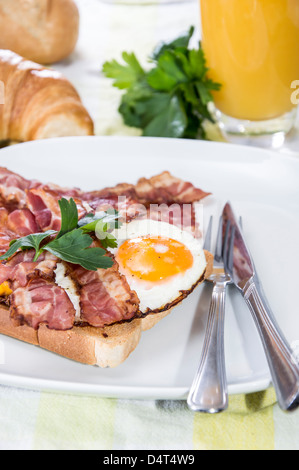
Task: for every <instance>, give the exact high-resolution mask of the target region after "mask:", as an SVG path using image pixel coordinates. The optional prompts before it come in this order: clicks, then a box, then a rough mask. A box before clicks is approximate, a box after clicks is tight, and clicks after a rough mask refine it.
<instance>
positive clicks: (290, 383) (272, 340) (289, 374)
mask: <svg viewBox="0 0 299 470" xmlns="http://www.w3.org/2000/svg"><path fill="white" fill-rule="evenodd" d="M243 295H244V298H245V301H246V303H247V305H248V307H249V310H250V311H251V313H252V316H253V318H254V321H255V324H256V326H257V329H258V332H259V334H260V337H261V340H262V343H263V347H264V350H265V354H266V357H267V361H268V364H269V368H270V372H271V376H272V383H273V386H274V388H275V391H276V395H277V401H278V403H279V405H280V407H281V408H282V409H283V410H292V409H295V408H297V407H298V406H299V367H298V364H297V362H296V359H295V357H294V353H293V351H292V350H291V348H290V346H289V345H288V343H287V341H286V339H285V338H284V336H283V334H282V332H281V331H280V329H279V326H278V325H277V323H276V320H275V318H274V315H273V314H272V312H271V309H270V307H269V305H268V302H267V299H266V297H265V295H264V293H263V290H262V287H261V286H260V284H259V281H258V279H254V278H253V279H251V280H250V281H249V282H248V285H247V286H246V288H245V289H244V291H243Z"/></svg>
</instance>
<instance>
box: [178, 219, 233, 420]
mask: <svg viewBox="0 0 299 470" xmlns="http://www.w3.org/2000/svg"><path fill="white" fill-rule="evenodd" d="M212 226H213V217H211V218H210V222H209V226H208V230H207V234H206V237H205V243H204V249H206V250H208V251H211V237H212ZM222 234H223V220H222V217H220V220H219V225H218V233H217V240H216V248H215V255H214V269H213V273H212V274H211V276H210V277H209V278H208V279H207V280H208V281H210V282H212V283H213V292H212V299H211V303H210V310H209V316H208V323H207V329H206V334H205V340H204V345H203V350H202V355H201V360H200V364H199V368H198V370H197V373H196V375H195V377H194V380H193V383H192V386H191V388H190V391H189V395H188V399H187V404H188V406H189V408H190V409H191V410H193V411H200V412H205V413H219V412H221V411H224V410H226V409H227V407H228V392H227V380H226V370H225V354H224V319H225V303H226V288H227V286H228V284H230V283H231V282H232V281H231V277H230V275H228V274H226V273H225V270H224V263H223V247H222V245H223V243H222ZM225 235H226V234H225Z"/></svg>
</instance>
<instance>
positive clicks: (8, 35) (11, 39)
mask: <svg viewBox="0 0 299 470" xmlns="http://www.w3.org/2000/svg"><path fill="white" fill-rule="evenodd" d="M79 22H80V18H79V10H78V7H77V6H76V4H75V2H74V1H73V0H0V31H1V34H0V49H9V50H12V51H14V52H16V53H17V54H20V55H21V56H23V57H26V59H30V60H33V61H34V62H38V63H39V64H52V63H54V62H58V61H60V60H62V59H64V58H66V57H68V56H69V55H70V54H71V53H72V52H73V50H74V48H75V46H76V43H77V40H78V36H79Z"/></svg>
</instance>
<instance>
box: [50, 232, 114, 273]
mask: <svg viewBox="0 0 299 470" xmlns="http://www.w3.org/2000/svg"><path fill="white" fill-rule="evenodd" d="M92 242H93V240H92V238H91V237H90V236H89V235H87V234H84V233H83V232H82V230H80V229H77V230H73V231H71V232H69V233H66V234H65V235H63V236H62V237H60V238H56V239H55V240H53V241H52V242H50V243H48V245H46V246H45V247H44V250H46V251H49V252H50V253H52V255H54V256H57V258H59V259H61V260H63V261H66V262H69V263H72V264H79V265H80V266H82V267H83V268H85V269H87V270H88V271H96V270H97V269H98V268H105V269H106V268H110V267H111V266H112V265H113V260H112V259H111V258H109V257H107V256H104V255H105V254H106V251H105V250H104V249H102V248H89V247H90V245H91V244H92Z"/></svg>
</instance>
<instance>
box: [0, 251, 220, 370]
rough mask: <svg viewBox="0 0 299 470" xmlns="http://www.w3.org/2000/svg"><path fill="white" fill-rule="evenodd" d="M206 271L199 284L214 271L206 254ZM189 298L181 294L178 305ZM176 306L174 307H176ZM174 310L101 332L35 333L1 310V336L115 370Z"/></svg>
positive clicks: (88, 329) (86, 328)
mask: <svg viewBox="0 0 299 470" xmlns="http://www.w3.org/2000/svg"><path fill="white" fill-rule="evenodd" d="M205 255H206V260H207V267H206V271H205V274H204V277H203V278H202V280H201V282H203V281H204V280H205V279H207V278H208V277H209V276H210V274H211V272H212V269H213V256H212V255H211V254H210V253H209V252H205ZM187 295H188V293H182V295H181V298H180V302H181V301H182V300H183V299H184V298H185V297H186V296H187ZM176 305H177V304H176ZM173 308H174V307H173V306H170V307H169V308H168V309H167V310H165V311H163V312H158V313H151V314H149V315H147V316H145V317H144V318H136V319H134V320H132V321H127V322H123V323H116V324H114V325H111V326H107V327H104V328H95V327H91V326H84V327H81V326H74V327H73V328H72V329H71V330H67V331H61V330H50V329H49V328H48V327H47V326H46V325H45V324H41V325H40V327H39V329H38V330H34V329H33V328H31V327H29V326H26V325H24V326H15V325H14V323H13V322H12V321H11V319H10V314H9V309H8V308H6V307H0V334H4V335H6V336H10V337H13V338H15V339H18V340H21V341H24V342H26V343H30V344H33V345H35V346H39V347H41V348H43V349H47V350H48V351H51V352H54V353H56V354H59V355H61V356H64V357H67V358H69V359H72V360H74V361H77V362H80V363H83V364H88V365H94V366H99V367H103V368H104V367H116V366H118V365H119V364H121V363H122V362H124V361H125V360H126V359H127V357H128V356H129V355H130V354H131V352H133V351H134V349H135V348H136V347H137V345H138V343H139V341H140V339H141V335H142V332H143V331H146V330H149V329H150V328H152V327H153V326H155V325H156V324H157V323H158V322H159V321H160V320H162V319H163V318H165V317H166V316H167V315H169V313H170V312H171V311H172V309H173Z"/></svg>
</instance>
